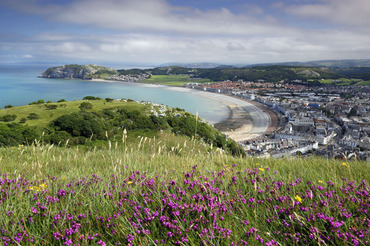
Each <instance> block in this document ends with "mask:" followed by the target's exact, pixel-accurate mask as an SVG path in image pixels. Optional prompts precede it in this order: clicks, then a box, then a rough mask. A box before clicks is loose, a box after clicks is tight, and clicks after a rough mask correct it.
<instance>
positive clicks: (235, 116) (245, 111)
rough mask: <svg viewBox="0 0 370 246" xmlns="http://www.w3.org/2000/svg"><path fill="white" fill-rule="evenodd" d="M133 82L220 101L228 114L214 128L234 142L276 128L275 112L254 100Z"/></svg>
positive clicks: (115, 81)
mask: <svg viewBox="0 0 370 246" xmlns="http://www.w3.org/2000/svg"><path fill="white" fill-rule="evenodd" d="M89 81H91V82H98V83H130V82H123V81H117V80H105V79H92V80H89ZM134 84H140V85H146V86H154V87H165V88H167V89H170V90H177V91H182V92H188V93H193V94H197V95H199V96H203V97H207V98H209V99H211V100H216V101H218V102H220V103H222V104H223V105H225V106H226V107H227V108H228V110H229V114H228V116H226V117H225V118H224V119H223V120H221V121H220V122H216V123H214V124H213V125H214V127H215V128H216V129H218V130H220V131H221V132H223V133H224V134H225V135H227V136H228V137H229V138H231V139H233V140H234V141H236V142H244V141H248V140H253V139H256V138H258V137H261V136H262V135H264V134H268V133H272V132H273V131H274V130H275V129H276V128H277V123H278V119H277V116H276V114H275V113H274V112H272V111H271V110H270V109H268V108H266V107H264V106H263V105H261V104H259V103H256V102H254V101H250V100H247V99H244V98H239V97H235V96H229V95H225V94H218V93H213V92H207V91H199V90H195V89H191V88H185V87H175V86H167V85H159V84H141V83H134Z"/></svg>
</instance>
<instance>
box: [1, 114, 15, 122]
mask: <svg viewBox="0 0 370 246" xmlns="http://www.w3.org/2000/svg"><path fill="white" fill-rule="evenodd" d="M16 118H17V116H16V115H15V114H6V115H4V116H3V117H0V121H4V122H11V121H14V120H15V119H16Z"/></svg>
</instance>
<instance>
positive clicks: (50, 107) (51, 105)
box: [45, 104, 58, 110]
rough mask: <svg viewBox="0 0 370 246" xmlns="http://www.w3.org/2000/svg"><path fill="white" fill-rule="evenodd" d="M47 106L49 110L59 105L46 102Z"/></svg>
mask: <svg viewBox="0 0 370 246" xmlns="http://www.w3.org/2000/svg"><path fill="white" fill-rule="evenodd" d="M45 106H46V108H47V109H48V110H53V109H56V108H57V107H58V105H56V104H46V105H45Z"/></svg>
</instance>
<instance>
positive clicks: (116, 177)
mask: <svg viewBox="0 0 370 246" xmlns="http://www.w3.org/2000/svg"><path fill="white" fill-rule="evenodd" d="M130 134H131V133H130V132H127V134H124V135H123V136H122V141H121V142H119V143H115V144H112V143H111V142H107V143H106V145H105V146H103V147H101V148H94V147H91V148H89V149H81V148H79V147H73V148H71V147H69V146H66V147H63V146H61V147H56V146H53V145H43V144H42V143H41V142H40V143H38V144H36V145H31V146H19V147H13V148H0V163H1V172H0V207H1V209H0V242H1V244H3V245H247V244H248V245H304V244H307V245H369V240H370V238H369V226H370V216H369V213H370V210H369V205H370V189H369V188H370V187H369V185H368V183H367V182H368V181H369V180H370V172H369V170H370V166H369V163H366V162H358V161H351V162H346V161H339V160H327V159H322V158H315V157H311V158H302V159H298V158H296V159H277V160H273V159H257V158H235V157H232V156H230V155H226V154H225V153H223V151H221V150H219V149H211V148H210V147H209V146H208V147H207V146H204V149H200V148H199V145H198V144H197V143H195V142H194V141H191V140H186V139H185V138H184V141H182V142H178V143H177V144H176V143H172V145H171V146H172V147H169V146H168V145H167V143H166V142H163V141H162V140H160V141H159V140H158V139H156V138H138V140H139V141H138V142H136V143H128V142H127V141H126V140H127V138H128V137H129V136H130ZM167 137H168V136H167ZM166 139H170V138H166ZM169 141H170V140H169ZM173 141H176V140H175V139H173Z"/></svg>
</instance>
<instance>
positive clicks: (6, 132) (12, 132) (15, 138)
mask: <svg viewBox="0 0 370 246" xmlns="http://www.w3.org/2000/svg"><path fill="white" fill-rule="evenodd" d="M38 136H40V134H39V133H38V132H37V131H36V129H35V128H30V127H27V126H22V125H20V124H16V123H11V124H0V146H17V145H19V144H30V143H32V142H33V141H34V140H35V139H37V138H38Z"/></svg>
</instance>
